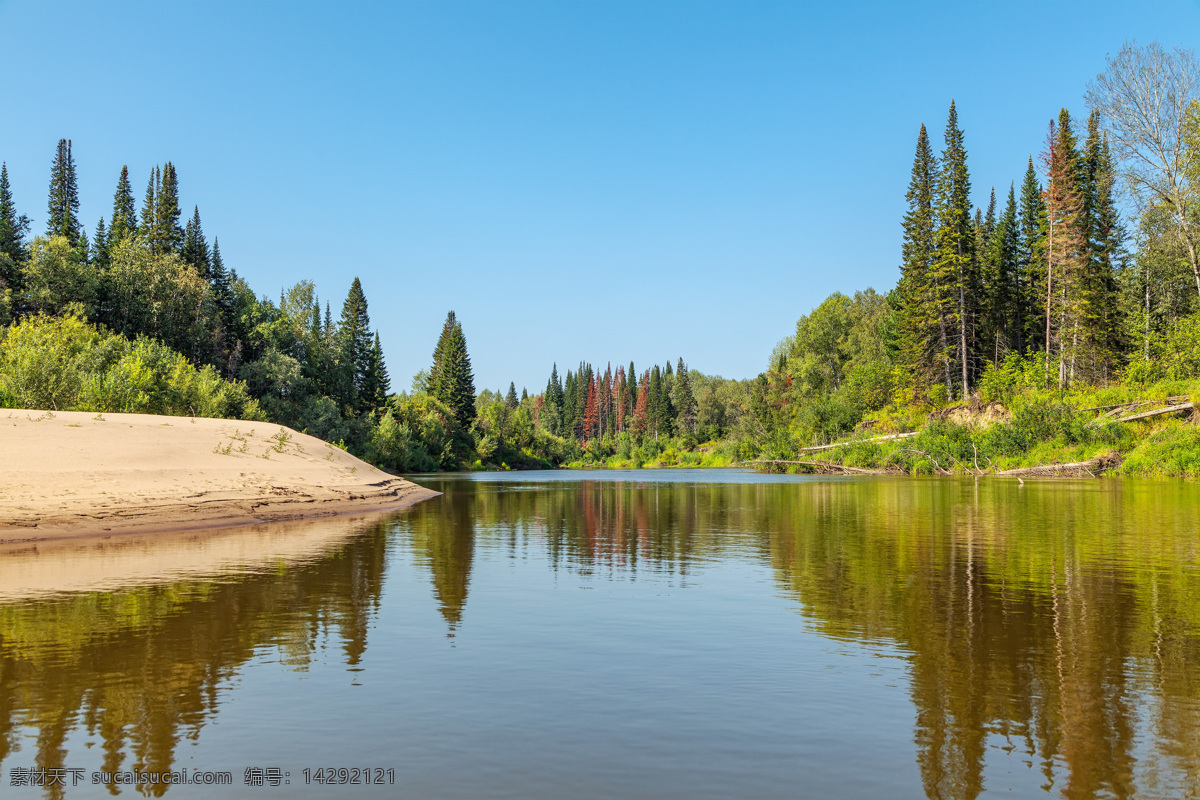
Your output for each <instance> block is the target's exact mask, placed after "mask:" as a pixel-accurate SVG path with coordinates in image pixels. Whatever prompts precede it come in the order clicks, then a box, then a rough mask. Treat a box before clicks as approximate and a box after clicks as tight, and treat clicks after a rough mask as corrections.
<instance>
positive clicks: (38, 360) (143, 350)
mask: <svg viewBox="0 0 1200 800" xmlns="http://www.w3.org/2000/svg"><path fill="white" fill-rule="evenodd" d="M0 387H3V391H2V392H0V394H2V395H3V399H4V401H5V403H6V405H9V406H10V407H16V408H44V409H55V410H62V411H68V410H79V411H100V412H106V411H107V412H128V413H149V414H180V415H182V414H187V415H192V416H199V417H228V418H231V419H261V418H262V415H261V412H260V411H259V408H258V404H257V403H256V402H255V401H254V400H252V399H251V398H250V396H249V395H248V394H247V392H246V388H245V385H244V384H242V383H230V382H229V381H224V380H222V379H221V378H220V376H219V375H218V374H217V372H216V371H215V370H214V369H213V368H212V367H208V366H205V367H202V368H200V369H196V368H195V367H193V366H192V365H191V364H189V363H188V361H187V359H185V358H184V357H183V356H182V355H180V354H179V353H177V352H174V351H172V350H171V349H170V348H167V347H165V346H163V345H162V344H160V343H158V342H155V341H153V340H151V339H146V338H144V337H139V338H138V339H136V340H134V341H132V342H131V341H129V340H127V339H125V338H124V337H121V336H116V335H113V334H109V333H105V332H103V331H101V330H100V329H98V328H96V327H95V326H92V325H88V324H87V323H86V322H84V321H83V320H82V319H79V318H78V317H75V316H66V317H48V316H45V315H39V316H35V317H27V318H25V319H24V320H22V321H21V322H20V323H19V324H17V325H14V326H12V327H11V328H9V329H8V333H7V335H6V336H5V337H4V339H3V341H2V342H0Z"/></svg>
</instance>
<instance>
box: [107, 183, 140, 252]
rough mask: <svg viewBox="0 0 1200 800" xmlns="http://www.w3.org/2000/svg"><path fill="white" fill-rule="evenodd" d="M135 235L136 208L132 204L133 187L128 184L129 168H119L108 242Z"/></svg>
mask: <svg viewBox="0 0 1200 800" xmlns="http://www.w3.org/2000/svg"><path fill="white" fill-rule="evenodd" d="M136 235H137V208H136V207H135V206H134V203H133V187H132V186H130V184H129V166H128V165H125V166H122V167H121V177H120V178H119V179H118V180H117V190H116V191H115V192H114V193H113V210H112V224H111V225H110V226H109V228H108V238H109V241H111V242H113V243H114V244H115V243H116V242H119V241H121V240H122V239H126V238H128V237H130V236H136Z"/></svg>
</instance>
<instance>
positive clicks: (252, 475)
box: [0, 410, 438, 546]
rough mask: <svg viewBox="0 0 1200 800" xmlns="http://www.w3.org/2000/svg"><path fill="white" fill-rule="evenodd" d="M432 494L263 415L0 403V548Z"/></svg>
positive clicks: (392, 502)
mask: <svg viewBox="0 0 1200 800" xmlns="http://www.w3.org/2000/svg"><path fill="white" fill-rule="evenodd" d="M437 494H438V493H437V492H434V491H431V490H429V489H425V488H422V487H420V486H417V485H416V484H415V483H412V482H410V481H406V480H404V479H402V478H397V477H395V476H392V475H388V474H387V473H385V472H382V471H380V470H378V469H376V468H374V467H372V466H371V465H370V464H367V463H366V462H363V461H360V460H359V459H357V458H355V457H354V456H352V455H350V454H349V453H346V452H344V451H342V450H340V449H338V448H336V447H334V446H333V445H330V444H328V443H326V442H323V441H321V440H320V439H316V438H313V437H312V436H306V435H304V434H302V433H297V432H296V431H293V430H291V429H290V428H281V427H280V426H278V425H272V424H270V423H266V422H244V421H237V420H225V419H202V418H196V419H191V418H188V417H160V416H153V415H150V414H92V413H86V412H76V411H59V412H53V413H51V412H42V411H8V410H0V546H2V545H11V544H17V543H23V542H36V541H43V540H47V539H64V538H75V537H85V536H111V535H115V534H119V533H120V534H124V533H149V532H157V531H178V530H190V529H197V528H210V527H219V526H226V525H240V524H245V523H251V522H264V521H271V520H281V519H295V518H301V517H312V516H319V515H327V514H343V513H350V512H364V511H376V510H385V509H394V508H402V507H404V506H407V505H411V504H413V503H415V502H417V501H419V500H424V499H426V498H429V497H433V496H435V495H437Z"/></svg>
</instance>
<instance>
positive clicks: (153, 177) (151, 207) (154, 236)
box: [138, 167, 162, 253]
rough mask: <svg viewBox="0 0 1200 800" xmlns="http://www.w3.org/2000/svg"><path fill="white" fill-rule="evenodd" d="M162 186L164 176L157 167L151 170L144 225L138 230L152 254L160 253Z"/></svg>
mask: <svg viewBox="0 0 1200 800" xmlns="http://www.w3.org/2000/svg"><path fill="white" fill-rule="evenodd" d="M161 185H162V176H161V175H160V173H159V168H158V167H155V168H154V169H152V170H150V180H149V182H147V184H146V196H145V197H144V198H143V199H142V224H141V226H140V227H139V228H138V231H139V232H140V233H141V234H142V237H143V238H144V239H145V240H146V244H147V246H148V247H149V248H150V252H152V253H157V252H158V250H157V249H156V248H157V246H158V245H157V243H158V195H159V193H160V188H161Z"/></svg>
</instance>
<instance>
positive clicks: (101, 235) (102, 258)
mask: <svg viewBox="0 0 1200 800" xmlns="http://www.w3.org/2000/svg"><path fill="white" fill-rule="evenodd" d="M109 237H110V234H109V231H108V229H107V228H106V227H105V225H104V217H101V218H100V221H99V222H97V223H96V235H95V236H93V237H92V253H91V262H92V266H93V267H94V268H95V269H96V271H97V272H103V271H104V270H106V269H108V264H109V257H108V251H109Z"/></svg>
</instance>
